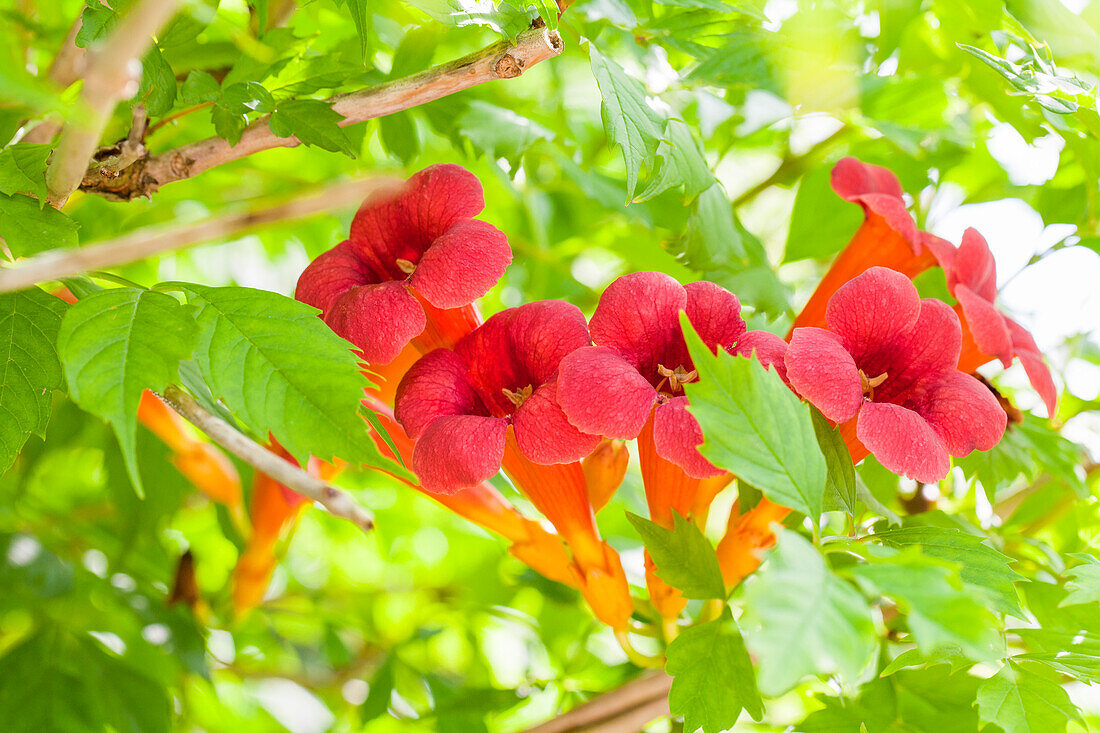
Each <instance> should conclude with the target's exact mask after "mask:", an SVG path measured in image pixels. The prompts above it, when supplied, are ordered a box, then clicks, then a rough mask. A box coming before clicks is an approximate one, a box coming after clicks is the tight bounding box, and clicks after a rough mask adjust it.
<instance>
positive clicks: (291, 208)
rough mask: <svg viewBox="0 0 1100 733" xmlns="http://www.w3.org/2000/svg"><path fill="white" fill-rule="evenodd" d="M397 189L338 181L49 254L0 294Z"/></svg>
mask: <svg viewBox="0 0 1100 733" xmlns="http://www.w3.org/2000/svg"><path fill="white" fill-rule="evenodd" d="M399 185H400V181H398V180H396V179H393V178H386V177H382V176H379V177H377V178H370V179H367V180H364V181H354V182H350V183H349V182H342V183H340V184H337V185H335V186H331V187H328V188H323V189H320V190H318V191H312V192H310V193H309V194H308V195H305V196H302V197H299V198H296V199H292V200H290V201H285V202H283V203H280V204H277V205H275V206H270V207H268V208H266V209H259V210H256V211H246V212H242V213H238V214H229V215H225V216H218V217H214V218H212V219H207V220H206V221H201V222H195V223H188V224H175V225H168V226H159V227H149V228H146V229H138V230H137V231H133V232H129V233H127V234H124V235H122V236H121V237H118V238H116V239H109V240H107V241H104V242H97V243H94V244H90V245H88V246H86V247H82V248H81V249H70V250H64V249H55V250H50V251H49V252H43V253H42V254H39V255H36V256H34V257H31V258H29V259H27V260H25V261H24V262H23V263H21V264H20V265H17V266H15V267H10V268H0V293H5V292H11V291H14V290H22V289H24V288H29V287H30V286H32V285H34V284H36V283H40V282H46V281H49V280H60V279H61V278H65V277H72V276H74V275H79V274H80V273H82V272H88V271H89V270H102V269H104V268H108V267H117V266H118V265H124V264H127V263H130V262H135V261H137V260H140V259H143V258H145V257H151V256H152V255H155V254H159V253H161V252H167V251H170V250H175V249H181V248H183V247H188V246H190V245H192V244H198V243H199V242H205V241H210V240H213V239H221V238H223V237H229V236H232V235H235V234H240V233H241V232H245V231H248V230H250V229H255V228H257V227H260V226H264V225H266V224H272V223H274V222H279V221H286V220H288V219H302V218H305V217H308V216H313V215H315V214H320V213H323V212H326V211H332V210H334V209H341V208H344V207H346V206H358V205H359V204H360V203H362V201H363V200H364V199H366V198H367V196H370V195H371V194H374V193H376V192H379V191H383V190H386V189H390V188H393V189H395V190H396V187H397V186H399Z"/></svg>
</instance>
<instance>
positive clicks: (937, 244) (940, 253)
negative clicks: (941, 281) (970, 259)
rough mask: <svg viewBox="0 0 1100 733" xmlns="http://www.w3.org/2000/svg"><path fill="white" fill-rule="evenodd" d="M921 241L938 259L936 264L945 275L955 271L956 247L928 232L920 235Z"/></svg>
mask: <svg viewBox="0 0 1100 733" xmlns="http://www.w3.org/2000/svg"><path fill="white" fill-rule="evenodd" d="M920 241H921V244H923V245H924V248H925V249H927V250H928V251H929V252H931V253H932V256H933V257H935V258H936V263H937V264H938V265H939V266H940V269H941V270H943V271H944V273H945V274H947V273H951V272H954V271H955V255H956V253H957V252H958V250H957V249H956V248H955V245H953V244H951V242H948V241H947V240H946V239H943V238H941V237H937V236H936V235H935V234H929V233H928V232H921V233H920ZM948 278H950V275H948Z"/></svg>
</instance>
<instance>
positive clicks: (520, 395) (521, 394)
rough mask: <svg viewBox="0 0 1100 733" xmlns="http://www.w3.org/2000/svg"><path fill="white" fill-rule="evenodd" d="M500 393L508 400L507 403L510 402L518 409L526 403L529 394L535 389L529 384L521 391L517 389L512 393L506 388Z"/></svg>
mask: <svg viewBox="0 0 1100 733" xmlns="http://www.w3.org/2000/svg"><path fill="white" fill-rule="evenodd" d="M500 391H501V392H503V393H504V396H505V397H507V398H508V401H509V402H511V403H512V404H513V405H515V406H516V407H519V406H520V405H522V404H523V403H524V402H526V401H527V398H528V397H530V396H531V393H532V392H534V391H535V388H534V387H532V386H531V385H530V384H529V385H527V386H526V387H524V388H523V389H517V390H515V391H514V392H513V391H512V390H510V389H508V388H507V387H505V388H504V389H502V390H500Z"/></svg>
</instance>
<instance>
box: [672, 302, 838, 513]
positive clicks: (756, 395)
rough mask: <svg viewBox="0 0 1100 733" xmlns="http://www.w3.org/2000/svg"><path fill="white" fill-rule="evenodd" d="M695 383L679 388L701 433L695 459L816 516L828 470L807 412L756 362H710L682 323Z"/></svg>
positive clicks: (722, 356)
mask: <svg viewBox="0 0 1100 733" xmlns="http://www.w3.org/2000/svg"><path fill="white" fill-rule="evenodd" d="M680 320H681V323H682V325H683V329H684V338H685V339H686V341H687V344H688V350H689V351H690V352H691V358H692V361H693V362H694V364H695V369H696V371H698V372H699V381H698V382H692V383H690V384H688V385H686V389H687V394H688V397H689V398H691V414H692V415H694V416H695V419H696V420H698V421H699V424H700V425H701V426H702V428H703V435H704V436H705V440H704V442H703V445H701V446H700V447H699V450H700V452H701V453H702V454H703V455H704V456H706V457H707V459H709V460H710V461H711V462H712V463H714V464H715V465H716V466H721V467H722V468H725V469H727V470H729V471H730V472H732V473H734V474H735V475H737V476H739V477H741V478H743V479H745V480H746V481H748V482H749V483H750V484H752V485H753V486H755V487H756V488H758V489H760V490H761V491H762V492H764V495H765V496H767V497H768V498H769V499H770V500H772V501H774V502H775V503H777V504H783V505H784V506H789V507H792V508H794V509H797V510H798V511H800V512H802V513H804V514H806V515H808V516H810V517H817V516H818V515H820V514H821V510H822V503H823V501H824V496H825V482H826V478H827V475H828V474H827V468H826V464H825V457H824V456H823V455H822V454H821V449H820V448H818V445H817V437H816V435H815V433H814V426H813V421H812V420H811V418H810V410H809V406H808V405H807V404H806V403H804V402H802V401H801V400H799V399H798V397H796V396H795V395H794V393H793V392H791V391H790V390H789V389H788V388H787V386H786V385H785V384H783V380H782V379H780V378H779V375H778V374H776V373H775V372H774V371H773V370H768V369H765V368H764V367H763V365H761V364H760V362H758V361H757V360H756V359H748V358H745V357H741V356H732V355H730V354H728V353H726V352H725V351H723V350H719V353H718V355H717V356H715V355H714V354H712V353H711V352H710V349H708V348H707V346H706V344H704V343H703V341H702V339H700V338H699V336H698V334H696V333H695V330H694V329H693V328H692V327H691V323H690V321H688V320H687V317H686V316H682V317H681V319H680Z"/></svg>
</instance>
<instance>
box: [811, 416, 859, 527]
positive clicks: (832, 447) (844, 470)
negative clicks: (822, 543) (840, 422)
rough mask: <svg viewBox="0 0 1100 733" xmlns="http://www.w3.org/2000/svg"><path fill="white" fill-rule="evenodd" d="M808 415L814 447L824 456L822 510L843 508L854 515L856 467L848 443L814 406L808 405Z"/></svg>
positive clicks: (856, 498) (856, 500)
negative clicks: (823, 500)
mask: <svg viewBox="0 0 1100 733" xmlns="http://www.w3.org/2000/svg"><path fill="white" fill-rule="evenodd" d="M810 417H811V418H812V419H813V423H814V434H815V435H816V436H817V446H818V448H820V449H821V454H822V455H823V456H825V468H826V475H827V477H828V478H827V479H826V481H825V496H826V499H825V509H826V510H830V509H834V508H836V509H843V510H844V511H846V512H848V513H849V514H852V515H854V514H855V513H856V505H857V504H858V497H857V495H856V469H855V466H853V465H852V454H851V453H849V452H848V446H847V445H845V443H844V438H842V437H841V436H840V430H838V429H837V428H834V427H833V426H832V424H831V423H830V422H829V421H828V420H827V419H826V418H825V416H824V415H822V414H821V412H820V411H819V410H818V409H817V408H814V407H811V408H810Z"/></svg>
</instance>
